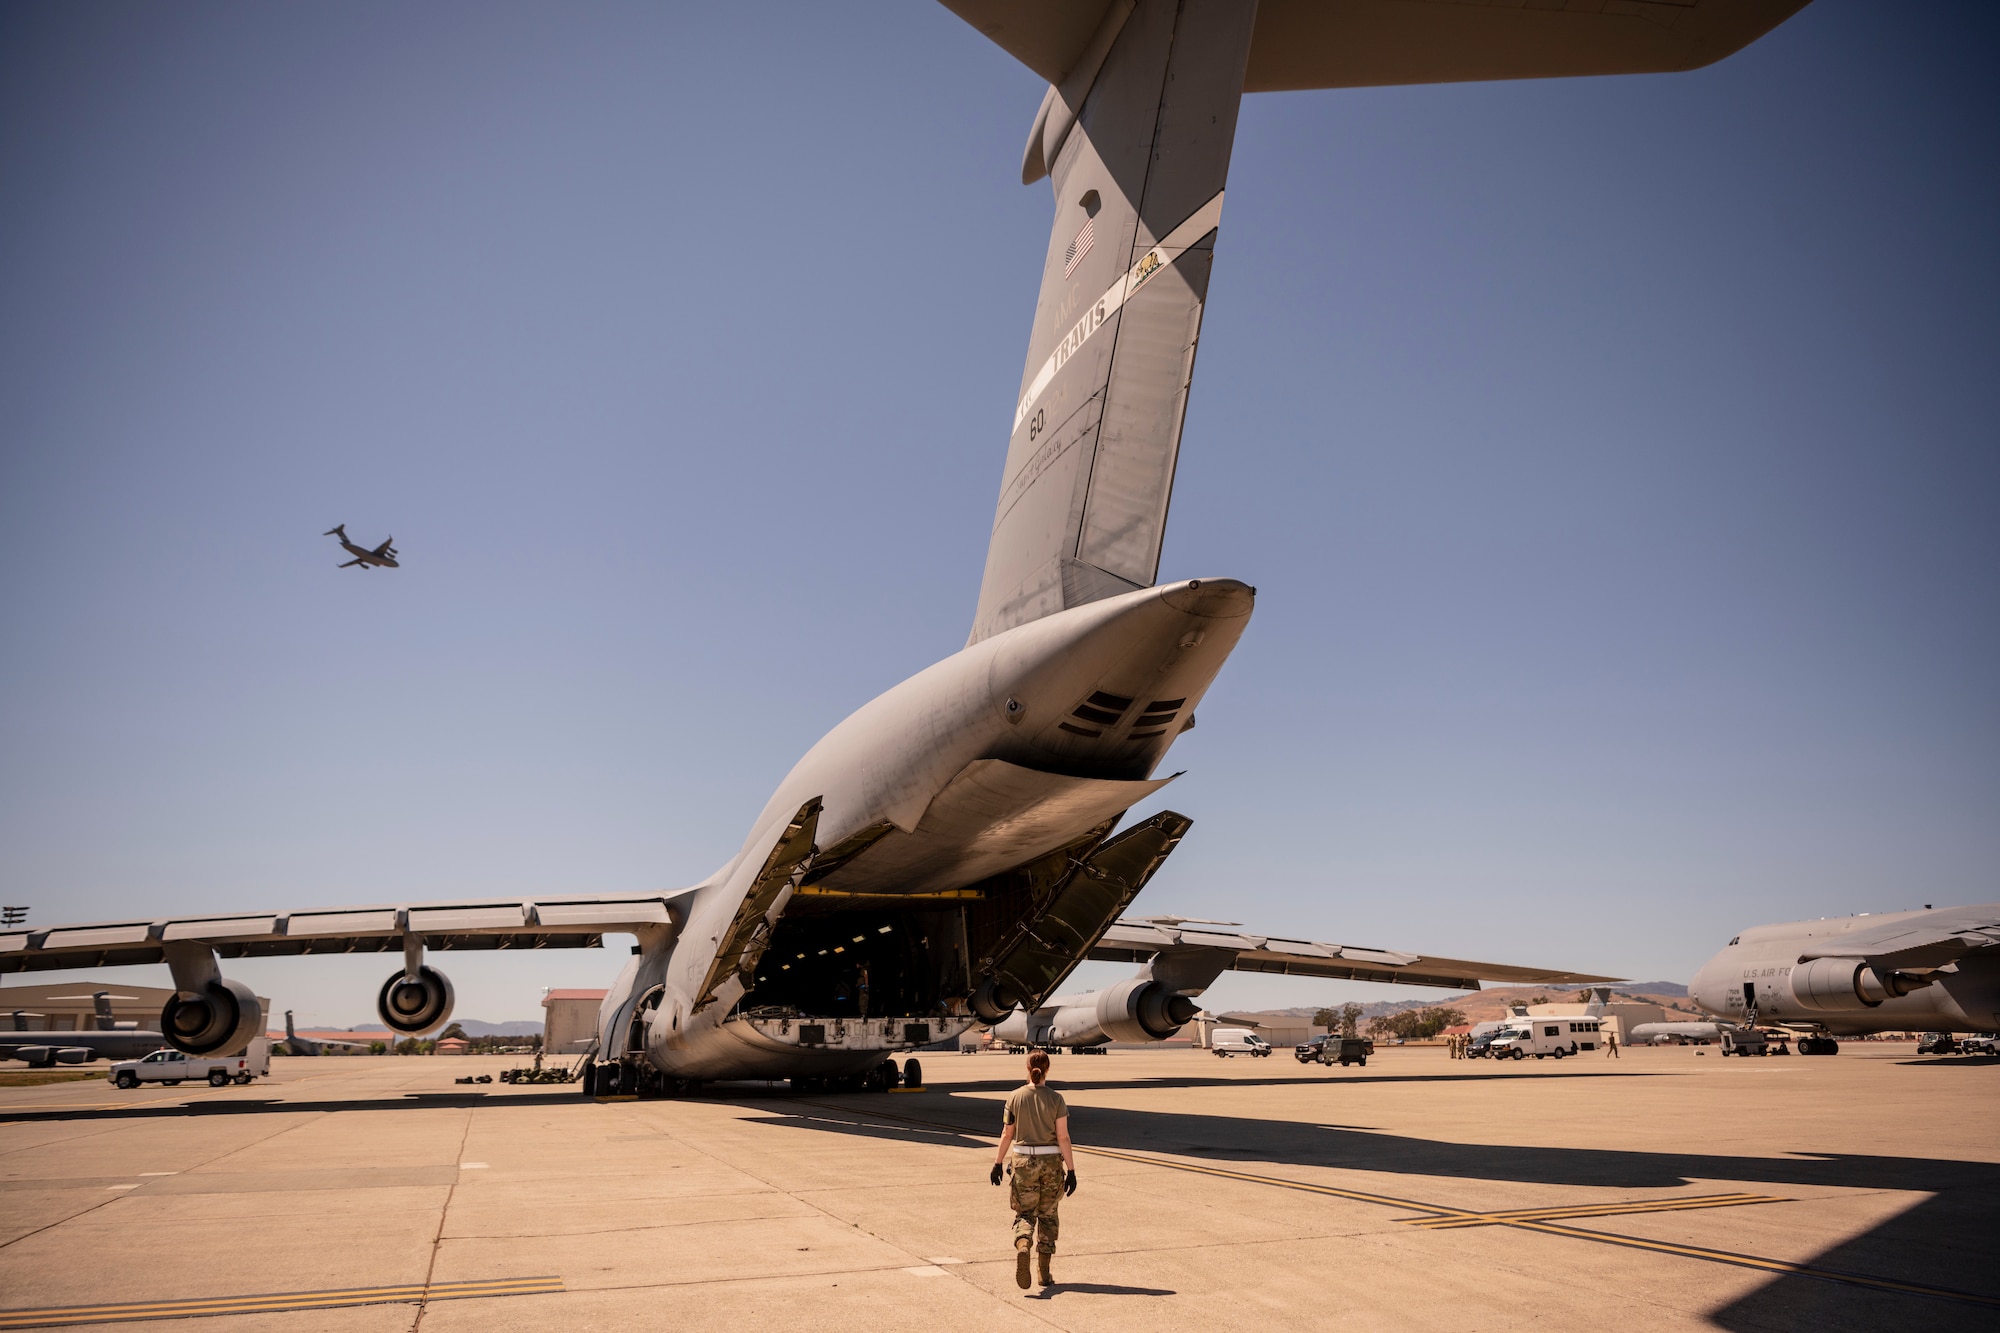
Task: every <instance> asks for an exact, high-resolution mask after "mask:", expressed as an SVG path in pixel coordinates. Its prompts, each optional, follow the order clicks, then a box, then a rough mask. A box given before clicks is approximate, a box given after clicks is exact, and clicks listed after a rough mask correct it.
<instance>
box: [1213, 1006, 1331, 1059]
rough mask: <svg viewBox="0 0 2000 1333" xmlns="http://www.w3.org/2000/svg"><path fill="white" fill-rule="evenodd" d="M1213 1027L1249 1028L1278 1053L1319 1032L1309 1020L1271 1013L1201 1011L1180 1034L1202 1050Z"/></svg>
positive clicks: (1315, 1035)
mask: <svg viewBox="0 0 2000 1333" xmlns="http://www.w3.org/2000/svg"><path fill="white" fill-rule="evenodd" d="M1217 1028H1249V1029H1250V1030H1251V1031H1252V1032H1254V1033H1256V1034H1257V1035H1258V1036H1260V1037H1262V1038H1263V1039H1264V1040H1265V1041H1268V1042H1270V1043H1271V1046H1272V1048H1273V1049H1275V1050H1281V1051H1288V1050H1290V1049H1291V1048H1292V1047H1294V1046H1296V1045H1298V1044H1299V1043H1300V1042H1302V1041H1310V1040H1311V1039H1312V1038H1314V1037H1317V1036H1318V1035H1320V1033H1321V1031H1322V1030H1323V1029H1320V1028H1316V1027H1314V1026H1313V1025H1312V1021H1311V1020H1310V1019H1305V1018H1292V1017H1287V1016H1279V1015H1273V1014H1211V1013H1209V1012H1208V1011H1207V1010H1203V1011H1202V1012H1201V1013H1198V1014H1196V1015H1195V1016H1194V1020H1193V1021H1192V1022H1190V1023H1189V1024H1188V1025H1187V1027H1185V1028H1184V1029H1182V1031H1184V1032H1186V1033H1187V1035H1188V1037H1189V1038H1190V1039H1192V1041H1193V1042H1194V1045H1195V1049H1197V1050H1203V1051H1205V1050H1207V1049H1208V1046H1209V1037H1210V1036H1211V1035H1212V1034H1213V1033H1214V1032H1215V1030H1216V1029H1217Z"/></svg>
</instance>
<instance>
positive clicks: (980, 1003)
mask: <svg viewBox="0 0 2000 1333" xmlns="http://www.w3.org/2000/svg"><path fill="white" fill-rule="evenodd" d="M1020 1003H1021V997H1020V996H1019V995H1017V994H1016V993H1015V991H1014V988H1013V987H1012V986H1010V985H1008V984H1007V983H1006V982H1004V981H995V980H994V979H993V978H992V977H988V978H986V980H984V981H982V982H980V983H979V989H978V990H976V991H974V992H972V1012H973V1013H975V1014H977V1015H979V1021H980V1022H982V1023H985V1024H986V1025H987V1026H989V1027H990V1026H992V1025H993V1024H995V1023H998V1022H1000V1021H1001V1020H1003V1019H1004V1018H1006V1017H1007V1015H1009V1014H1011V1013H1013V1012H1014V1010H1015V1009H1016V1008H1017V1007H1018V1006H1019V1005H1020Z"/></svg>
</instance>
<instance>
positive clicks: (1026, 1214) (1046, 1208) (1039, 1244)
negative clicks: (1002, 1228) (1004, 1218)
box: [1008, 1153, 1063, 1254]
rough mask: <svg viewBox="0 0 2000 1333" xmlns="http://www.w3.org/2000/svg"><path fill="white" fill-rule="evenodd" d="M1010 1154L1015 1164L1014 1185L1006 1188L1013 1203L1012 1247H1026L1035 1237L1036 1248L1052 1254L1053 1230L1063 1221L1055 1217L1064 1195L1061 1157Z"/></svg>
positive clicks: (1053, 1248) (1055, 1155)
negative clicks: (1038, 1233)
mask: <svg viewBox="0 0 2000 1333" xmlns="http://www.w3.org/2000/svg"><path fill="white" fill-rule="evenodd" d="M1009 1156H1010V1157H1011V1158H1012V1159H1013V1167H1014V1179H1013V1185H1012V1187H1011V1188H1010V1189H1009V1190H1008V1195H1009V1202H1010V1203H1012V1204H1013V1206H1014V1248H1015V1249H1017V1250H1025V1249H1027V1248H1028V1242H1029V1241H1034V1242H1035V1248H1036V1249H1038V1250H1040V1251H1041V1252H1042V1253H1043V1254H1054V1253H1055V1252H1056V1233H1058V1232H1059V1231H1061V1230H1062V1223H1061V1222H1060V1221H1059V1220H1057V1218H1056V1207H1057V1205H1059V1204H1061V1203H1062V1196H1063V1164H1062V1157H1061V1156H1060V1155H1058V1154H1056V1153H1046V1154H1038V1155H1036V1156H1034V1157H1029V1156H1026V1155H1024V1154H1021V1153H1011V1154H1009ZM1038 1231H1039V1232H1040V1235H1039V1236H1037V1235H1036V1233H1037V1232H1038Z"/></svg>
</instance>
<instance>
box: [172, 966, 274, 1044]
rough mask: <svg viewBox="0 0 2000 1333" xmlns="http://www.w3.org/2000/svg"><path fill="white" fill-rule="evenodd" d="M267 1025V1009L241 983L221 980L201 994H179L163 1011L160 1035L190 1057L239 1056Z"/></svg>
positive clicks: (203, 989) (207, 986) (212, 983)
mask: <svg viewBox="0 0 2000 1333" xmlns="http://www.w3.org/2000/svg"><path fill="white" fill-rule="evenodd" d="M263 1026H264V1007H263V1006H262V1005H260V1004H258V1003H257V996H256V994H255V993H254V992H252V991H251V989H250V988H249V987H248V986H246V985H244V984H243V983H242V982H240V981H230V980H229V979H228V978H226V977H217V978H216V979H215V980H213V981H211V982H209V983H208V984H207V985H206V986H204V987H203V988H202V989H201V990H199V991H176V992H174V995H173V997H172V998H171V999H169V1000H168V1001H167V1003H166V1007H165V1008H163V1009H161V1010H160V1035H161V1036H163V1037H165V1038H166V1039H167V1045H169V1046H172V1047H173V1048H174V1049H175V1050H178V1051H185V1052H186V1053H187V1054H189V1055H235V1054H237V1053H239V1052H241V1051H242V1050H243V1049H244V1048H245V1047H247V1046H248V1045H249V1044H250V1039H251V1038H252V1037H255V1036H257V1035H258V1034H259V1032H260V1031H261V1030H262V1028H263Z"/></svg>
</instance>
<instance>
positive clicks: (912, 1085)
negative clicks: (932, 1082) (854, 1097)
mask: <svg viewBox="0 0 2000 1333" xmlns="http://www.w3.org/2000/svg"><path fill="white" fill-rule="evenodd" d="M923 1086H924V1067H923V1065H922V1064H921V1063H919V1062H918V1060H917V1059H916V1058H915V1057H914V1056H912V1057H911V1058H910V1059H908V1060H905V1061H903V1067H902V1068H901V1069H898V1068H897V1067H896V1062H895V1061H894V1060H884V1061H883V1062H882V1063H881V1064H879V1065H876V1066H875V1067H874V1068H873V1069H871V1070H869V1071H868V1072H867V1073H865V1074H848V1075H844V1076H843V1077H840V1078H811V1077H799V1078H794V1079H793V1080H792V1091H793V1092H888V1091H889V1090H890V1089H891V1088H897V1087H901V1088H905V1089H916V1088H921V1087H923Z"/></svg>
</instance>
